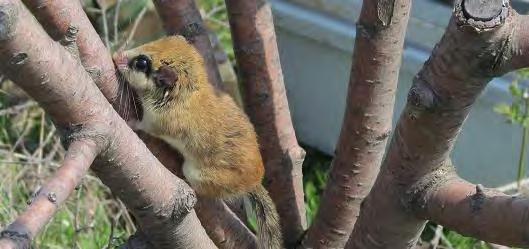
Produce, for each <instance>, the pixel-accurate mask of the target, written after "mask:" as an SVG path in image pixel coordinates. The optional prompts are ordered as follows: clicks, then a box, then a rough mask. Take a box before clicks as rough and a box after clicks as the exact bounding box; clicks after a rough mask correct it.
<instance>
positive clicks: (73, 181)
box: [0, 140, 100, 249]
mask: <svg viewBox="0 0 529 249" xmlns="http://www.w3.org/2000/svg"><path fill="white" fill-rule="evenodd" d="M99 149H100V148H99V147H98V146H97V145H96V144H94V141H90V140H76V141H73V142H72V144H71V145H70V146H69V148H68V151H67V153H66V155H65V157H64V162H63V163H62V166H61V167H60V168H59V170H58V171H57V172H56V173H55V174H54V176H53V178H52V179H50V180H49V181H48V182H47V183H46V184H45V185H44V186H43V187H42V188H41V189H39V190H38V193H37V194H36V195H35V196H34V197H33V199H32V200H29V203H30V204H29V206H28V207H27V209H26V210H25V211H24V212H23V213H21V214H19V215H18V217H17V219H16V220H15V221H14V222H13V223H11V224H10V225H9V226H8V227H7V228H5V229H4V231H2V233H1V234H0V241H1V240H11V242H12V243H13V244H15V245H16V246H13V247H3V246H0V248H3V249H7V248H29V247H30V243H31V240H32V239H34V238H35V236H36V235H37V234H38V232H39V231H40V230H41V229H42V228H43V227H44V226H45V225H46V224H47V223H48V222H49V221H50V220H51V218H52V217H53V215H54V214H55V212H56V211H57V209H58V208H59V207H60V206H61V205H62V204H63V203H64V202H65V201H66V198H68V196H69V195H70V194H71V193H72V192H73V190H74V189H75V187H77V186H78V185H79V184H80V183H81V180H82V179H83V177H84V176H85V175H86V172H87V171H88V169H89V168H90V165H91V164H92V162H93V161H94V159H95V157H96V156H97V154H98V152H99V151H98V150H99ZM2 243H3V242H0V245H2Z"/></svg>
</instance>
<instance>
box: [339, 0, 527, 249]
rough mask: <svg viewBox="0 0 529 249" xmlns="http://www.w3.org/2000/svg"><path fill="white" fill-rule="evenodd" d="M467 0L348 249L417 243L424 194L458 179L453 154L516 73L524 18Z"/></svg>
mask: <svg viewBox="0 0 529 249" xmlns="http://www.w3.org/2000/svg"><path fill="white" fill-rule="evenodd" d="M464 1H465V4H462V2H461V0H460V1H458V3H456V6H455V11H454V14H453V16H452V19H451V21H450V24H449V25H448V28H447V30H446V32H445V34H444V36H443V38H442V39H441V41H440V42H439V43H438V44H437V46H436V48H435V49H434V51H433V53H432V56H431V57H430V58H429V59H428V61H427V62H426V63H425V65H424V67H423V68H422V69H421V71H420V72H419V73H418V75H417V76H416V77H415V79H414V84H413V86H412V88H411V89H410V92H409V94H408V103H407V105H406V108H405V109H404V111H403V113H402V115H401V117H400V119H399V122H398V124H397V128H396V130H395V134H394V136H393V140H392V142H391V144H390V147H389V149H388V154H387V155H386V159H385V161H384V164H383V166H382V171H381V172H380V174H379V175H378V178H377V180H376V183H375V185H374V187H373V189H372V191H371V192H370V194H369V195H368V197H367V198H366V200H365V201H364V203H363V206H362V210H361V212H360V217H359V218H358V221H357V223H356V225H355V227H354V230H353V233H352V235H351V238H350V240H349V241H348V244H347V245H346V248H392V249H401V248H410V247H412V246H413V245H414V244H415V243H416V241H417V239H418V237H419V235H420V231H421V230H422V228H423V227H424V224H425V220H424V219H423V218H424V217H417V216H416V214H415V213H414V211H415V210H418V209H420V207H421V205H422V204H423V203H424V202H423V201H422V198H423V197H424V196H430V195H431V194H432V195H435V193H429V191H436V188H435V187H432V186H436V185H438V184H439V183H442V182H445V181H448V180H450V179H451V177H452V176H453V173H452V172H453V169H452V167H451V166H450V163H449V160H448V155H449V153H450V150H451V149H452V147H453V144H454V142H455V141H456V138H457V135H458V134H459V132H460V130H461V126H462V125H463V122H464V121H465V119H466V117H467V115H468V113H469V112H470V109H471V107H472V105H473V104H474V102H475V100H476V98H477V97H478V96H479V94H480V93H481V91H482V90H483V89H484V88H485V86H486V84H487V83H488V82H489V81H490V80H491V79H492V78H493V77H496V76H499V75H501V74H503V73H505V72H507V71H510V70H512V67H511V63H510V62H511V58H512V56H513V53H512V45H513V39H512V34H513V30H515V29H516V24H517V23H518V22H517V18H519V16H518V15H517V14H516V13H515V12H514V10H513V9H512V8H511V7H510V6H509V3H508V2H507V3H503V2H505V1H501V0H499V1H487V2H486V3H483V2H480V1H476V0H464ZM476 3H479V4H476ZM454 194H456V195H457V194H458V193H454ZM469 194H472V193H469ZM503 212H508V210H504V211H503ZM436 217H437V218H438V220H441V219H440V218H439V217H438V216H436ZM473 218H477V216H476V214H474V215H473ZM473 218H469V219H473ZM503 222H506V221H503ZM440 225H443V226H445V225H446V224H443V223H440ZM492 236H493V235H485V234H480V235H479V236H478V238H481V237H483V238H492Z"/></svg>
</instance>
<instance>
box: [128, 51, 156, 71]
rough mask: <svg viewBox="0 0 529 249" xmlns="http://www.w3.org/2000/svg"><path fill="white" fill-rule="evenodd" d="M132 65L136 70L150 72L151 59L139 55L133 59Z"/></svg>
mask: <svg viewBox="0 0 529 249" xmlns="http://www.w3.org/2000/svg"><path fill="white" fill-rule="evenodd" d="M131 67H132V68H133V69H135V70H138V71H140V72H144V73H146V74H148V73H149V71H150V69H151V60H150V59H149V57H147V56H145V55H139V56H138V57H136V58H134V60H132V63H131Z"/></svg>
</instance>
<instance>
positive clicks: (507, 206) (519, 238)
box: [418, 177, 529, 248]
mask: <svg viewBox="0 0 529 249" xmlns="http://www.w3.org/2000/svg"><path fill="white" fill-rule="evenodd" d="M424 201H425V202H424V204H425V205H424V206H423V207H424V208H421V209H420V210H418V215H419V216H420V217H422V218H424V219H431V220H432V221H435V222H437V223H440V224H443V226H445V227H447V228H450V229H453V230H456V231H458V232H459V233H461V234H463V235H466V236H472V237H475V238H479V239H481V240H485V241H488V242H493V243H498V244H502V245H508V246H513V247H520V248H526V247H527V246H529V242H528V241H527V237H528V236H529V225H528V224H529V215H528V210H529V199H527V198H522V197H512V196H508V195H505V194H503V193H501V192H498V191H494V190H492V189H485V188H484V187H483V186H481V185H474V184H471V183H468V182H466V181H464V180H462V179H459V178H457V177H454V178H453V179H451V180H448V181H443V182H442V183H441V185H440V186H436V190H435V191H432V192H430V193H428V196H425V198H424Z"/></svg>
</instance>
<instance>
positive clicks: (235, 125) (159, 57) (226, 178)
mask: <svg viewBox="0 0 529 249" xmlns="http://www.w3.org/2000/svg"><path fill="white" fill-rule="evenodd" d="M114 63H115V64H116V66H117V69H118V71H119V73H120V74H121V76H122V77H123V78H124V79H125V80H126V81H127V82H128V83H129V84H130V86H131V87H132V89H134V90H135V92H136V94H137V95H138V96H139V98H140V102H141V106H142V111H143V114H142V118H141V120H139V121H138V122H137V123H136V125H135V126H136V127H135V128H137V129H140V130H143V131H144V132H146V133H148V134H150V135H152V136H155V137H158V138H161V139H162V140H164V141H165V142H166V143H168V144H169V145H171V146H172V147H174V148H175V149H177V150H178V151H180V152H181V153H182V155H183V156H184V164H183V169H182V171H183V174H184V176H185V178H186V180H187V181H188V183H189V184H190V185H191V187H192V188H193V189H194V190H195V192H196V193H197V194H198V195H199V196H206V197H213V198H221V199H230V198H235V197H242V196H247V197H248V198H249V200H250V201H251V202H252V204H253V206H254V207H255V210H256V216H257V224H258V231H257V237H258V247H259V248H262V249H265V248H266V249H278V248H283V246H282V244H283V243H282V236H281V228H280V225H279V218H278V214H277V211H276V208H275V205H274V203H273V202H272V199H271V198H270V196H269V194H268V192H267V191H266V189H265V188H264V187H263V185H262V183H261V181H262V179H263V175H264V166H263V161H262V158H261V154H260V152H259V145H258V143H257V136H256V133H255V131H254V128H253V126H252V124H251V123H250V121H249V119H248V117H247V116H246V114H245V113H244V112H243V111H242V110H241V109H239V107H237V105H236V104H235V102H234V101H233V99H232V98H231V97H230V96H229V95H227V94H226V93H224V92H222V91H220V90H218V89H216V88H215V87H213V86H212V85H211V84H210V83H209V82H208V78H207V75H206V68H205V65H204V62H203V58H202V56H201V55H200V54H199V53H198V51H197V50H196V49H195V47H194V46H192V45H191V44H189V43H188V42H187V41H186V39H185V38H184V37H181V36H169V37H165V38H161V39H159V40H156V41H153V42H150V43H147V44H144V45H142V46H139V47H137V48H134V49H131V50H127V51H122V52H117V53H116V54H114Z"/></svg>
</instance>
